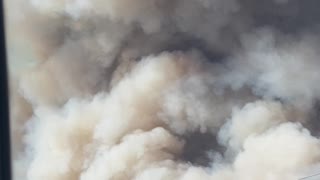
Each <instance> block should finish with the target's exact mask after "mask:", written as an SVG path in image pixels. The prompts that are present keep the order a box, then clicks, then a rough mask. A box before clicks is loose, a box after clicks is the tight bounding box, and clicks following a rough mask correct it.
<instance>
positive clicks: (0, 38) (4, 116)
mask: <svg viewBox="0 0 320 180" xmlns="http://www.w3.org/2000/svg"><path fill="white" fill-rule="evenodd" d="M3 7H4V6H3V1H1V0H0V13H1V17H0V143H1V144H0V179H1V180H10V179H11V158H10V157H11V155H10V149H11V148H10V126H9V101H8V99H9V97H8V74H7V73H8V71H7V60H6V57H7V56H6V41H5V16H4V14H5V13H4V9H3Z"/></svg>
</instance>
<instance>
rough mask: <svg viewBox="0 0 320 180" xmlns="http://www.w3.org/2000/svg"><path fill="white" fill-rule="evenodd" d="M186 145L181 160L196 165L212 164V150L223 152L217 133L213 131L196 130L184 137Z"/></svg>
mask: <svg viewBox="0 0 320 180" xmlns="http://www.w3.org/2000/svg"><path fill="white" fill-rule="evenodd" d="M183 139H184V140H185V145H184V149H183V152H182V154H181V156H180V157H179V159H180V160H182V161H184V162H187V163H191V164H193V165H195V166H205V167H207V166H210V164H211V163H212V157H210V154H209V153H210V152H213V151H214V152H223V151H224V148H223V147H221V146H220V145H219V144H218V142H217V138H216V136H215V135H213V134H211V133H201V132H194V133H191V134H188V135H185V136H184V137H183Z"/></svg>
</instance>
